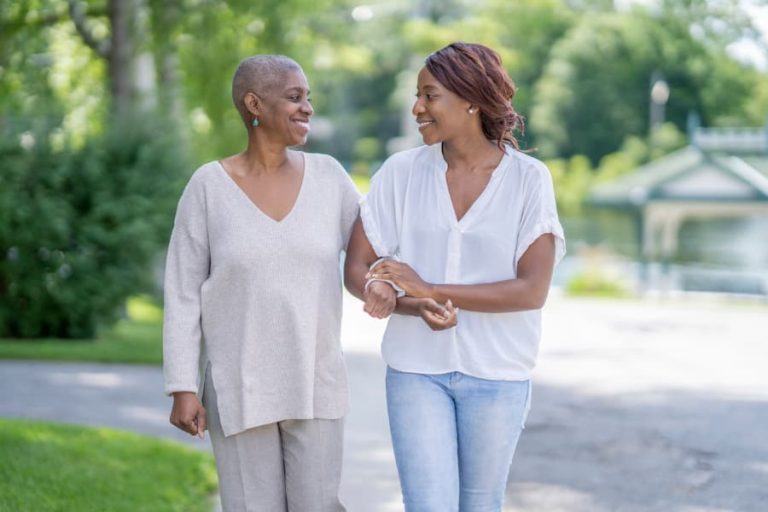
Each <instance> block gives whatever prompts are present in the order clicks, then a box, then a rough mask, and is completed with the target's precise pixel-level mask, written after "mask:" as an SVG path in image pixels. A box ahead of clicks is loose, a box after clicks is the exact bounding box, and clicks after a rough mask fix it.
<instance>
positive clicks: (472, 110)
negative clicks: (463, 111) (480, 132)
mask: <svg viewBox="0 0 768 512" xmlns="http://www.w3.org/2000/svg"><path fill="white" fill-rule="evenodd" d="M467 112H469V113H470V114H474V113H475V109H474V108H472V107H469V108H468V109H467Z"/></svg>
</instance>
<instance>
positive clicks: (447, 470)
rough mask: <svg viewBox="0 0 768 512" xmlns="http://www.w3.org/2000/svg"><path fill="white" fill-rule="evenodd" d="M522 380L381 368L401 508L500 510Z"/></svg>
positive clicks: (523, 407)
mask: <svg viewBox="0 0 768 512" xmlns="http://www.w3.org/2000/svg"><path fill="white" fill-rule="evenodd" d="M529 390H530V382H529V381H527V380H526V381H498V380H485V379H478V378H476V377H471V376H469V375H465V374H463V373H459V372H452V373H443V374H438V375H425V374H420V373H405V372H400V371H397V370H395V369H393V368H387V410H388V412H389V429H390V432H391V434H392V445H393V447H394V451H395V460H396V462H397V471H398V473H399V475H400V485H401V487H402V490H403V502H404V503H405V510H406V512H455V511H457V510H458V511H461V512H481V511H482V512H485V511H488V512H491V511H493V512H499V511H501V508H502V504H503V502H504V490H505V488H506V483H507V476H508V475H509V468H510V465H511V463H512V457H513V456H514V454H515V447H516V446H517V440H518V438H519V437H520V432H521V430H522V428H523V423H524V421H525V416H526V413H527V410H528V403H529V402H528V401H529Z"/></svg>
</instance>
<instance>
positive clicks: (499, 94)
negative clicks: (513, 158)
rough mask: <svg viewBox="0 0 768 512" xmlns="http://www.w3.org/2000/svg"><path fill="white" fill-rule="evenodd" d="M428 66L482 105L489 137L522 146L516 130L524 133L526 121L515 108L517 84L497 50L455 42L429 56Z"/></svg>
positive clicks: (451, 88) (454, 90)
mask: <svg viewBox="0 0 768 512" xmlns="http://www.w3.org/2000/svg"><path fill="white" fill-rule="evenodd" d="M426 68H427V70H428V71H429V72H430V73H431V74H432V76H434V77H435V78H436V79H437V81H438V82H440V83H441V84H442V85H443V86H444V87H445V88H446V89H448V90H449V91H451V92H452V93H454V94H457V95H458V96H460V97H461V98H463V99H465V100H467V101H469V102H470V103H472V104H473V105H476V106H477V107H478V108H479V109H480V121H481V123H482V126H483V133H484V134H485V136H486V137H487V138H488V139H490V140H494V141H496V142H497V143H498V144H499V147H502V146H503V144H504V143H507V144H511V145H512V146H513V147H515V148H516V149H519V145H518V143H517V139H515V136H514V135H513V132H514V131H515V130H516V129H517V130H520V133H524V130H525V125H524V123H523V117H522V116H521V115H520V114H518V113H517V112H515V109H514V108H512V98H513V97H514V96H515V84H514V82H512V79H511V78H510V77H509V75H508V74H507V71H506V70H505V69H504V67H503V66H502V65H501V57H500V56H499V54H498V53H496V52H495V51H493V50H491V49H490V48H488V47H487V46H483V45H481V44H471V43H452V44H449V45H448V46H446V47H445V48H442V49H440V50H438V51H436V52H435V53H433V54H432V55H430V56H429V57H427V60H426Z"/></svg>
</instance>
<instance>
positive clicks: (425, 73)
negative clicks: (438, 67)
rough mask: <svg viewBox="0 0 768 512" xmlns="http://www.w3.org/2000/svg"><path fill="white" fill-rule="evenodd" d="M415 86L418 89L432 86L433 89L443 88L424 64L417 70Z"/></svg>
mask: <svg viewBox="0 0 768 512" xmlns="http://www.w3.org/2000/svg"><path fill="white" fill-rule="evenodd" d="M417 87H418V88H419V89H424V88H429V87H433V88H435V89H444V87H443V85H442V84H441V83H440V82H438V81H437V78H435V77H434V76H433V75H432V73H430V72H429V70H428V69H427V67H426V66H424V67H423V68H421V71H419V77H418V79H417Z"/></svg>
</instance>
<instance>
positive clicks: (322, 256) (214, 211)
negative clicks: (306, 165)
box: [206, 174, 343, 272]
mask: <svg viewBox="0 0 768 512" xmlns="http://www.w3.org/2000/svg"><path fill="white" fill-rule="evenodd" d="M225 185H226V183H225ZM229 185H232V186H229V187H223V188H220V189H217V190H215V191H212V193H210V194H209V195H208V196H207V199H206V201H207V227H208V239H209V244H210V254H211V268H212V271H217V270H219V271H220V270H227V271H237V269H240V270H243V271H248V272H250V271H252V270H253V269H254V268H258V269H261V270H262V271H267V270H268V271H271V272H281V271H282V270H284V269H287V268H316V266H318V265H319V266H322V267H324V266H326V265H329V264H330V265H336V264H337V261H338V257H339V252H340V251H341V249H342V247H341V246H342V240H343V239H342V235H341V230H340V217H341V209H340V204H341V200H340V198H339V197H338V196H339V191H338V189H336V188H334V187H327V186H323V183H322V182H316V181H315V180H314V179H312V178H311V176H310V175H309V174H307V176H305V182H304V183H303V185H302V186H301V190H300V193H298V194H297V196H296V198H295V199H294V201H293V202H292V203H291V204H290V205H288V206H289V208H288V211H287V213H286V214H285V215H284V216H283V218H282V219H281V220H279V221H278V220H276V219H275V218H273V217H272V216H271V215H269V214H268V213H267V212H266V211H264V210H262V207H263V206H262V205H257V204H256V203H254V202H253V201H252V200H251V198H250V197H249V196H248V195H247V194H245V190H238V189H236V188H235V187H234V184H229ZM283 206H285V204H283Z"/></svg>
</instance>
